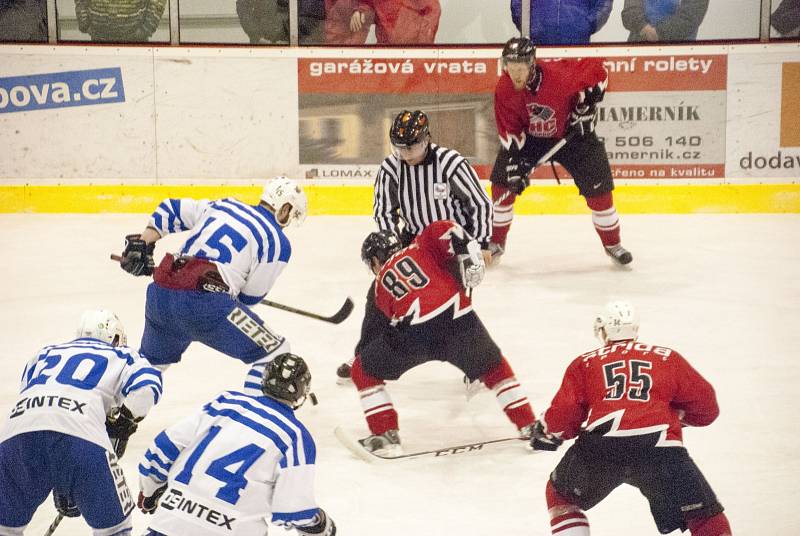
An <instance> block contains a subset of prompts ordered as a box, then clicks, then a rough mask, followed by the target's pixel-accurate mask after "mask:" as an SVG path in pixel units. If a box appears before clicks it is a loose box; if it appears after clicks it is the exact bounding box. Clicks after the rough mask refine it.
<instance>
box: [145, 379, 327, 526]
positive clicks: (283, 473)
mask: <svg viewBox="0 0 800 536" xmlns="http://www.w3.org/2000/svg"><path fill="white" fill-rule="evenodd" d="M315 461H316V446H315V444H314V440H313V438H312V437H311V434H310V433H309V432H308V430H307V429H306V427H305V426H304V425H303V424H302V423H301V422H300V421H299V420H298V419H297V417H295V414H294V410H292V409H291V408H289V407H288V406H287V405H285V404H283V403H281V402H278V401H277V400H274V399H272V398H269V397H265V396H263V395H262V396H252V395H248V394H245V393H242V392H238V391H225V392H223V393H222V394H220V395H219V396H217V397H216V398H215V399H214V400H212V401H211V402H209V403H208V404H206V405H205V406H204V407H203V409H202V410H201V411H199V412H197V413H196V414H195V415H192V416H190V417H188V418H186V419H184V420H182V421H180V422H178V423H177V424H175V425H173V426H171V427H169V428H167V429H166V430H164V431H163V432H161V433H160V434H159V435H158V436H156V438H155V440H154V442H153V443H152V445H151V446H150V448H149V449H148V450H147V452H146V453H145V455H144V458H143V459H142V461H141V463H140V464H139V482H140V485H141V488H142V490H143V491H144V493H145V494H146V495H148V496H149V495H150V494H152V492H153V491H154V490H155V489H157V488H158V487H160V486H162V485H163V484H164V483H165V482H166V483H167V484H168V487H167V490H166V492H165V493H164V495H163V496H162V498H161V503H160V506H159V508H158V510H156V512H155V515H154V516H153V519H152V521H151V522H150V523H149V527H150V528H151V529H153V530H155V531H158V532H162V533H164V534H193V535H198V536H212V535H221V534H227V535H247V536H259V535H265V534H267V530H268V522H271V523H273V524H275V525H279V526H283V527H284V528H287V529H288V528H292V527H302V526H306V525H310V524H313V520H314V516H315V515H316V514H317V513H318V512H319V508H318V507H317V504H316V501H315V499H314V468H315V465H314V464H315Z"/></svg>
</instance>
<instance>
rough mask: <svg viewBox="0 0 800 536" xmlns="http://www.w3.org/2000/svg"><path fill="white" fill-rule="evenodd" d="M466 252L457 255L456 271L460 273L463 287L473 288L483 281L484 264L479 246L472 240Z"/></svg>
mask: <svg viewBox="0 0 800 536" xmlns="http://www.w3.org/2000/svg"><path fill="white" fill-rule="evenodd" d="M467 248H468V253H463V254H461V255H458V256H457V257H456V259H458V271H459V272H460V273H461V283H462V284H463V285H464V288H475V287H477V286H478V285H480V284H481V281H483V276H484V274H485V273H486V264H485V263H484V262H483V254H481V249H480V246H478V243H477V242H475V241H474V240H471V241H470V242H469V244H468V245H467Z"/></svg>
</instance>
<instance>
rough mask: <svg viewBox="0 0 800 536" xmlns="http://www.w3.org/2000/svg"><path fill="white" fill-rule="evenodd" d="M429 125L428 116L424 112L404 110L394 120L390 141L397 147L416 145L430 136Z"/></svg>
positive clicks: (390, 131)
mask: <svg viewBox="0 0 800 536" xmlns="http://www.w3.org/2000/svg"><path fill="white" fill-rule="evenodd" d="M428 124H429V122H428V116H427V115H425V112H423V111H422V110H414V111H413V112H410V111H408V110H403V111H402V112H400V113H399V114H397V117H395V118H394V122H393V123H392V128H390V129H389V140H390V141H391V142H392V145H395V146H397V147H408V146H410V145H414V144H415V143H417V142H418V141H422V140H424V139H425V137H426V136H427V135H428V134H429V130H428Z"/></svg>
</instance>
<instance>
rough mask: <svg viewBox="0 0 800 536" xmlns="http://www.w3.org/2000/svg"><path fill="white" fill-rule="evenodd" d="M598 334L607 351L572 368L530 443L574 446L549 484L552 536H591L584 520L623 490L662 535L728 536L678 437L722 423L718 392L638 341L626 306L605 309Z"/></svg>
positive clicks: (673, 358) (662, 351) (667, 354)
mask: <svg viewBox="0 0 800 536" xmlns="http://www.w3.org/2000/svg"><path fill="white" fill-rule="evenodd" d="M594 329H595V333H596V334H597V335H598V337H600V339H601V340H602V341H603V345H604V346H603V347H602V348H598V349H597V350H593V351H591V352H588V353H585V354H583V355H581V356H578V357H577V358H576V359H575V360H573V361H572V363H570V365H569V367H568V368H567V371H566V373H565V374H564V380H563V382H562V383H561V388H560V389H559V390H558V393H556V396H555V397H554V398H553V402H552V404H551V405H550V407H549V408H548V409H547V411H546V412H545V413H544V416H543V418H542V419H541V420H540V421H538V422H537V423H536V425H535V426H534V430H533V437H532V438H531V446H532V447H533V448H534V450H556V449H557V448H558V447H559V445H561V443H562V442H563V441H564V440H567V439H572V438H575V437H577V440H576V441H575V444H574V445H572V446H571V447H570V448H569V450H568V451H567V452H566V454H565V455H564V457H563V458H562V459H561V462H560V463H559V464H558V466H557V467H556V468H555V470H554V471H553V472H552V474H551V475H550V480H549V481H548V483H547V488H546V497H547V508H548V510H549V513H550V527H551V531H552V533H553V534H557V535H558V536H589V520H588V519H587V518H586V515H585V514H584V511H585V510H589V509H590V508H592V507H593V506H595V505H596V504H598V503H599V502H600V501H602V500H603V499H604V498H605V497H607V496H608V494H610V493H611V492H612V491H613V490H614V489H615V488H617V487H618V486H620V485H621V484H623V483H624V484H630V485H632V486H635V487H637V488H638V489H639V490H640V491H641V492H642V494H643V495H644V496H645V497H647V500H648V501H649V503H650V511H651V513H652V515H653V518H654V519H655V522H656V525H657V526H658V530H659V531H660V532H661V533H662V534H667V533H670V532H672V531H674V530H676V529H680V530H681V531H685V530H686V529H687V528H688V529H689V530H690V531H691V534H692V536H730V534H731V528H730V525H729V523H728V519H727V517H726V516H725V514H724V513H723V508H722V505H720V503H719V502H718V501H717V498H716V496H715V495H714V492H713V490H712V489H711V486H709V484H708V482H707V481H706V479H705V477H703V475H702V473H700V470H699V469H698V467H697V465H695V463H694V461H693V460H692V459H691V458H690V457H689V454H688V453H687V451H686V449H685V448H684V446H683V441H682V433H681V428H682V427H684V426H708V425H709V424H711V423H712V422H714V420H715V419H716V418H717V416H718V415H719V407H718V406H717V399H716V395H715V394H714V388H713V387H712V386H711V384H709V383H708V381H706V379H705V378H703V377H702V376H701V375H700V373H698V372H697V371H696V370H694V369H693V368H692V366H691V365H689V363H688V362H687V361H686V360H685V359H684V358H683V357H682V356H681V355H680V354H679V353H678V352H676V351H675V350H672V349H670V348H667V347H664V346H655V345H652V344H645V343H643V342H639V341H637V340H636V339H637V334H638V330H639V319H638V317H637V315H636V312H635V310H634V309H633V306H631V305H630V304H629V303H627V302H611V303H609V304H608V305H607V306H606V310H605V311H604V312H603V313H602V314H601V315H599V316H598V317H597V318H596V320H595V325H594ZM584 422H585V423H586V426H585V428H581V425H582V423H584Z"/></svg>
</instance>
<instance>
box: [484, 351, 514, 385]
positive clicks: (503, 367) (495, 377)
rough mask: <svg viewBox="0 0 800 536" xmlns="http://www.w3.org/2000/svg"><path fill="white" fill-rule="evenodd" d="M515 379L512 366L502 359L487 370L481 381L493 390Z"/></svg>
mask: <svg viewBox="0 0 800 536" xmlns="http://www.w3.org/2000/svg"><path fill="white" fill-rule="evenodd" d="M513 377H514V371H513V370H512V369H511V365H509V364H508V361H506V358H505V357H502V356H501V357H500V362H499V363H497V364H496V365H494V366H493V367H492V368H490V369H489V370H487V371H486V372H485V373H484V374H483V375H482V376H481V378H480V380H481V381H482V382H483V383H484V384H485V385H486V387H488V388H489V389H493V388H494V386H495V385H497V384H498V383H500V382H502V381H504V380H508V379H511V378H513Z"/></svg>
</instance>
